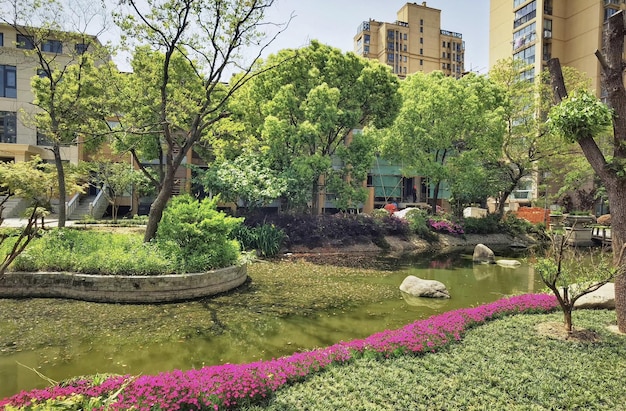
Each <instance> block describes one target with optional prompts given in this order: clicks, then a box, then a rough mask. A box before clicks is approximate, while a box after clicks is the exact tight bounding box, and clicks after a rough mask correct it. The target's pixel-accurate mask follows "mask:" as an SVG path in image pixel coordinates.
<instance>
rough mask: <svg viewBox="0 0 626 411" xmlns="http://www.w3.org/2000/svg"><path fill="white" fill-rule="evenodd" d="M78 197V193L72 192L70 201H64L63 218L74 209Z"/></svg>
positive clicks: (76, 205)
mask: <svg viewBox="0 0 626 411" xmlns="http://www.w3.org/2000/svg"><path fill="white" fill-rule="evenodd" d="M79 198H80V193H76V194H74V196H73V197H72V198H70V201H66V202H65V218H68V217H69V216H71V215H72V213H73V212H74V211H76V207H78V200H79Z"/></svg>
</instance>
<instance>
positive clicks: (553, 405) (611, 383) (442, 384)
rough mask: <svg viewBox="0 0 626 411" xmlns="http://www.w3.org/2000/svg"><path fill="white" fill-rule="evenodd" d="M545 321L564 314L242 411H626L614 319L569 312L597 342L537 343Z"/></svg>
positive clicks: (283, 394) (485, 333)
mask: <svg viewBox="0 0 626 411" xmlns="http://www.w3.org/2000/svg"><path fill="white" fill-rule="evenodd" d="M546 321H558V322H561V321H562V314H561V313H553V314H547V315H544V314H542V315H539V314H533V315H517V316H512V317H506V318H504V319H499V320H496V321H493V322H489V323H486V324H484V325H481V326H478V327H476V328H473V329H471V330H470V331H468V332H467V333H466V334H465V336H464V337H463V339H462V341H461V342H460V343H455V344H451V345H448V346H446V347H444V348H442V349H441V350H440V351H438V352H437V353H427V354H424V355H407V356H402V357H397V358H393V359H387V360H380V359H370V358H360V359H357V360H354V361H353V362H351V363H348V364H344V365H336V366H332V367H330V368H328V369H327V370H326V371H325V372H322V373H319V374H316V375H314V376H312V377H311V378H309V379H307V380H306V381H303V382H301V383H297V384H293V385H291V386H288V387H285V388H283V389H280V390H278V391H277V392H276V393H275V394H274V395H273V396H272V397H271V398H269V399H268V400H266V401H265V402H264V403H262V404H256V405H250V406H246V407H243V408H242V410H244V411H261V410H264V411H269V410H281V411H286V410H311V411H313V410H339V409H345V410H363V411H365V410H372V411H373V410H376V411H379V410H505V409H506V410H538V411H539V410H608V409H610V410H626V390H624V386H623V383H624V381H626V337H625V336H623V335H617V334H614V333H612V332H610V331H608V330H607V328H606V326H607V325H609V324H614V323H615V313H614V312H612V311H577V312H575V318H574V323H575V324H576V325H577V327H581V328H589V329H593V330H594V331H596V332H597V333H598V334H599V335H600V337H601V340H600V341H599V342H596V343H577V342H572V341H563V340H557V339H551V338H548V337H544V336H541V335H539V334H538V333H537V332H536V327H537V325H538V324H541V323H543V322H546Z"/></svg>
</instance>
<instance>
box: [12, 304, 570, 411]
mask: <svg viewBox="0 0 626 411" xmlns="http://www.w3.org/2000/svg"><path fill="white" fill-rule="evenodd" d="M557 307H558V302H557V300H556V298H555V297H554V296H553V295H548V294H525V295H520V296H514V297H509V298H504V299H501V300H498V301H495V302H493V303H489V304H485V305H481V306H478V307H474V308H464V309H458V310H454V311H449V312H446V313H443V314H439V315H435V316H432V317H430V318H428V319H425V320H420V321H416V322H414V323H412V324H409V325H407V326H405V327H402V328H400V329H397V330H387V331H383V332H380V333H376V334H373V335H371V336H369V337H367V338H365V339H359V340H353V341H348V342H340V343H338V344H335V345H332V346H330V347H326V348H322V349H317V350H313V351H307V352H301V353H296V354H293V355H291V356H287V357H282V358H277V359H272V360H268V361H258V362H253V363H248V364H238V365H234V364H224V365H218V366H208V367H204V368H201V369H193V370H188V371H180V370H175V371H171V372H164V373H160V374H158V375H151V376H148V375H146V376H138V377H136V376H130V375H126V376H113V377H110V378H107V379H105V380H104V381H103V382H101V383H98V384H95V383H93V382H92V381H91V380H88V379H78V380H73V381H71V382H70V383H67V384H66V385H57V386H54V387H49V388H46V389H37V390H31V391H23V392H21V393H19V394H16V395H14V396H12V397H9V398H6V399H4V400H0V408H1V409H6V410H14V409H23V410H34V409H52V407H53V406H55V405H56V406H59V405H61V404H62V405H63V406H64V408H65V409H99V410H105V409H107V410H127V409H136V410H225V409H231V408H233V407H235V406H238V405H244V404H250V403H254V402H256V401H259V400H262V399H263V398H266V397H267V396H269V395H271V394H272V393H273V392H274V391H276V390H278V389H279V388H281V387H283V386H285V385H287V384H293V383H295V382H298V381H302V380H304V379H305V378H306V377H307V376H309V375H312V374H315V373H317V372H319V371H322V370H324V369H325V368H326V367H328V366H330V365H337V364H342V363H346V362H348V361H350V360H352V359H355V358H359V357H369V356H371V357H374V358H389V357H394V356H400V355H406V354H422V353H427V352H434V351H436V350H438V349H440V348H442V347H444V346H446V345H448V344H450V343H452V342H454V341H458V340H460V339H461V337H462V335H463V333H464V332H465V331H466V330H468V329H469V328H471V327H474V326H476V325H478V324H481V323H484V322H486V321H488V320H491V319H495V318H500V317H502V316H505V315H512V314H517V313H538V312H548V311H552V310H555V309H556V308H557Z"/></svg>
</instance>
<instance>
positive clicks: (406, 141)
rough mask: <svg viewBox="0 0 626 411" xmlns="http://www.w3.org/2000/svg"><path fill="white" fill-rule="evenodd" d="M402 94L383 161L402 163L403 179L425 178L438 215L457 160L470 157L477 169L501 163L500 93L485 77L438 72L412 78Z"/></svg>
mask: <svg viewBox="0 0 626 411" xmlns="http://www.w3.org/2000/svg"><path fill="white" fill-rule="evenodd" d="M400 93H401V95H402V97H403V102H402V108H401V109H400V113H399V114H398V117H397V118H396V120H395V122H394V123H393V125H392V126H391V127H390V128H389V129H387V130H384V131H383V135H384V136H383V143H382V155H383V157H386V158H388V159H390V160H392V161H396V162H401V163H402V165H403V169H402V172H403V174H404V175H407V176H410V175H422V176H426V177H428V179H429V181H430V183H431V185H432V186H433V187H434V190H433V196H432V200H431V201H432V204H431V205H432V210H436V205H437V200H438V197H439V189H440V186H441V183H442V182H444V181H449V182H451V181H452V180H454V178H455V176H454V175H453V174H452V173H451V172H450V171H451V167H452V166H453V164H454V162H455V157H456V158H457V159H459V158H465V159H467V156H472V158H473V160H471V161H470V163H471V164H475V165H476V166H478V165H479V164H483V163H487V162H495V161H497V160H498V159H499V156H500V147H501V146H502V135H503V133H504V121H503V113H502V112H503V109H502V108H501V106H502V105H503V104H504V103H505V100H504V93H503V92H502V90H501V89H500V88H499V87H498V86H496V85H495V84H494V83H492V82H490V80H489V79H487V78H485V77H482V76H477V75H474V74H472V73H470V74H468V75H466V76H464V77H462V78H460V79H455V78H453V77H446V76H444V74H443V73H441V72H439V71H435V72H432V73H429V74H424V73H421V72H418V73H415V74H412V75H410V76H409V77H407V79H406V80H404V81H403V82H402V84H401V86H400ZM479 160H480V162H478V161H479ZM459 164H460V163H459ZM466 166H467V164H466Z"/></svg>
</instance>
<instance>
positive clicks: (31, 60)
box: [0, 24, 98, 163]
mask: <svg viewBox="0 0 626 411" xmlns="http://www.w3.org/2000/svg"><path fill="white" fill-rule="evenodd" d="M35 33H40V31H38V30H33V29H30V28H28V27H23V28H22V27H18V28H17V29H16V28H14V27H13V26H11V25H8V24H0V161H26V160H29V159H30V158H32V157H33V156H35V155H38V156H40V157H41V158H42V159H44V160H45V161H52V160H53V159H54V157H53V155H52V153H51V151H50V150H47V149H46V147H48V146H49V143H48V142H47V141H46V138H45V136H43V135H42V134H41V133H38V132H37V129H36V127H35V126H34V125H33V124H32V121H30V120H29V119H31V118H32V116H33V114H34V113H35V110H36V107H35V106H34V105H33V104H32V102H33V99H34V96H33V93H32V90H31V78H32V77H33V76H35V75H37V74H38V73H39V72H40V69H41V65H40V62H39V59H38V56H37V55H36V54H34V53H33V50H34V49H35V48H36V47H38V48H39V49H40V50H41V51H42V54H43V55H44V57H46V60H47V62H48V63H50V64H51V66H52V67H59V68H62V67H65V66H66V65H68V64H69V63H71V61H73V60H74V59H75V58H76V56H77V55H79V54H82V53H84V52H85V51H87V49H88V47H89V44H90V43H91V42H97V41H98V40H97V38H95V37H91V36H83V35H71V34H69V33H63V32H59V33H54V32H48V33H46V34H47V35H46V37H45V38H37V37H36V35H35ZM61 155H62V158H63V159H64V160H66V161H68V162H71V163H78V162H79V161H81V160H82V159H83V153H82V149H81V146H80V144H75V145H69V146H64V147H62V148H61Z"/></svg>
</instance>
